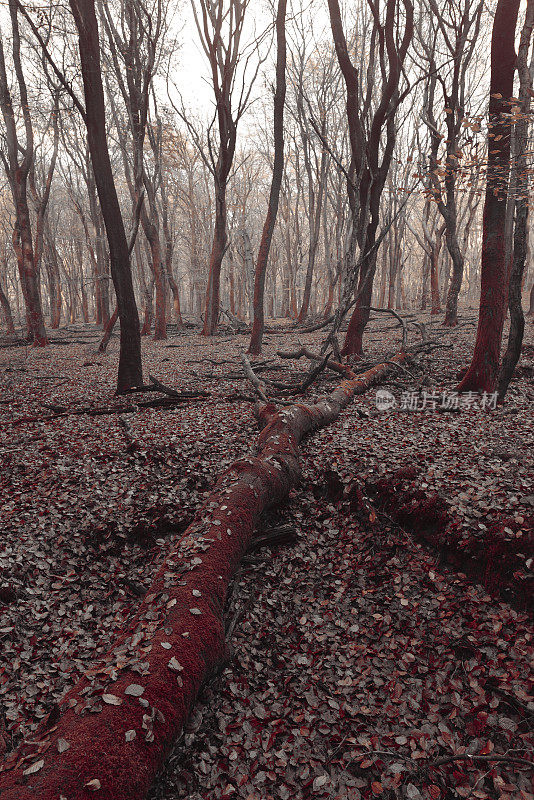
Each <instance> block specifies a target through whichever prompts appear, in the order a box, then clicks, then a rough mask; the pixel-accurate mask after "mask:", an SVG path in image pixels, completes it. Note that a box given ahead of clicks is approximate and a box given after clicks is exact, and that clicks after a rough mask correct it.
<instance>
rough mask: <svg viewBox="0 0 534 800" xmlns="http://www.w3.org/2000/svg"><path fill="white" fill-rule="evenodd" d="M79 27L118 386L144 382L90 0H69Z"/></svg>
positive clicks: (125, 387) (86, 117)
mask: <svg viewBox="0 0 534 800" xmlns="http://www.w3.org/2000/svg"><path fill="white" fill-rule="evenodd" d="M69 3H70V8H71V11H72V15H73V17H74V21H75V23H76V28H77V30H78V39H79V52H80V60H81V69H82V77H83V85H84V95H85V109H83V108H81V109H80V110H81V111H82V113H83V118H84V121H85V124H86V127H87V143H88V148H89V153H90V155H91V162H92V165H93V173H94V177H95V183H96V188H97V192H98V197H99V200H100V207H101V209H102V215H103V217H104V223H105V226H106V234H107V239H108V244H109V252H110V261H111V277H112V279H113V285H114V287H115V294H116V297H117V308H118V316H119V319H120V326H121V330H120V338H121V347H120V356H119V372H118V377H117V392H119V393H121V392H125V391H127V390H128V389H131V388H132V387H134V386H140V385H141V384H142V382H143V373H142V365H141V337H140V331H139V315H138V313H137V305H136V303H135V295H134V290H133V283H132V273H131V269H130V251H129V246H128V241H127V239H126V232H125V228H124V221H123V218H122V213H121V209H120V205H119V199H118V196H117V189H116V186H115V181H114V179H113V170H112V167H111V160H110V157H109V149H108V142H107V136H106V109H105V101H104V86H103V83H102V71H101V64H100V41H99V32H98V21H97V18H96V13H95V4H94V0H69Z"/></svg>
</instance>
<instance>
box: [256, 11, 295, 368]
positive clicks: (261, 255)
mask: <svg viewBox="0 0 534 800" xmlns="http://www.w3.org/2000/svg"><path fill="white" fill-rule="evenodd" d="M286 7H287V0H278V11H277V15H276V43H277V58H276V90H275V95H274V122H273V130H274V164H273V177H272V180H271V191H270V194H269V206H268V209H267V216H266V217H265V223H264V225H263V232H262V236H261V242H260V248H259V251H258V260H257V262H256V273H255V276H254V302H253V323H252V335H251V337H250V344H249V347H248V352H249V353H252V354H253V355H259V354H260V353H261V342H262V337H263V329H264V326H265V320H264V308H263V297H264V293H265V276H266V274H267V263H268V260H269V251H270V249H271V241H272V238H273V232H274V226H275V224H276V217H277V214H278V203H279V200H280V187H281V186H282V176H283V173H284V105H285V98H286Z"/></svg>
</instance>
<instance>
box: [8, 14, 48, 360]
mask: <svg viewBox="0 0 534 800" xmlns="http://www.w3.org/2000/svg"><path fill="white" fill-rule="evenodd" d="M18 5H19V4H18V2H17V0H9V16H10V20H11V34H12V56H13V66H14V71H15V76H16V85H17V88H18V94H19V103H20V108H21V110H22V118H23V127H24V138H23V141H21V139H20V136H19V130H18V125H17V116H18V115H17V114H16V113H15V110H14V107H13V98H12V95H11V90H10V80H9V78H8V75H7V71H6V60H5V53H4V34H3V33H2V31H0V108H1V109H2V116H3V119H4V126H5V141H6V152H4V151H3V150H0V157H1V159H2V162H3V164H4V169H5V172H6V176H7V179H8V181H9V186H10V188H11V194H12V196H13V204H14V207H15V227H14V230H13V247H14V249H15V253H16V255H17V263H18V269H19V276H20V283H21V287H22V294H23V297H24V302H25V305H26V321H27V328H28V336H29V338H30V339H31V341H32V343H33V345H34V346H37V347H42V346H44V345H47V344H48V340H47V336H46V330H45V324H44V317H43V312H42V308H41V298H40V294H39V272H38V258H37V256H36V252H35V243H34V238H33V233H32V224H31V218H30V209H29V205H28V183H29V177H30V173H31V170H32V166H33V159H34V133H33V124H32V118H31V112H30V106H29V99H28V89H27V86H26V79H25V76H24V71H23V69H22V60H21V37H20V30H19V19H18ZM56 152H57V151H56ZM54 160H55V159H54ZM52 172H53V167H52ZM48 192H49V189H48ZM47 200H48V195H47V196H46V201H47ZM43 213H44V212H43Z"/></svg>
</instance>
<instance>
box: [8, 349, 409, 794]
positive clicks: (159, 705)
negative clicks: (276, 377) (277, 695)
mask: <svg viewBox="0 0 534 800" xmlns="http://www.w3.org/2000/svg"><path fill="white" fill-rule="evenodd" d="M403 359H404V355H403V354H401V355H399V356H396V357H395V359H393V360H394V361H396V362H397V363H400V362H401V361H402V360H403ZM391 368H392V367H391V363H389V364H382V365H379V366H376V367H374V368H373V369H371V370H369V371H368V372H366V373H364V374H362V375H359V376H356V377H353V378H351V379H350V380H346V381H344V382H343V383H342V384H341V385H340V386H339V387H338V388H337V389H336V390H335V391H334V392H333V393H332V394H331V395H329V396H328V397H327V398H325V399H324V400H321V401H319V402H317V403H316V404H315V405H311V406H306V405H301V404H298V405H294V406H291V407H290V408H287V409H284V410H281V411H279V410H278V409H277V408H276V407H275V406H274V405H272V404H268V405H265V406H263V407H262V408H261V409H260V411H259V413H258V419H259V423H260V426H261V428H262V431H261V434H260V436H259V439H258V444H257V455H256V456H254V457H250V458H244V459H241V460H240V461H237V462H235V463H234V464H233V465H232V466H231V467H230V468H229V469H228V470H227V471H226V472H225V473H223V475H222V476H221V477H220V479H219V481H218V483H217V485H216V487H215V489H214V491H213V492H212V493H211V495H210V496H209V498H208V500H207V502H206V503H205V505H204V506H203V508H202V510H201V511H200V513H199V515H198V516H197V518H196V520H195V521H194V522H193V523H192V525H190V526H189V528H188V529H187V530H186V531H185V533H184V535H183V536H182V537H181V538H180V539H179V541H178V542H177V543H176V545H175V546H174V547H173V549H172V550H171V552H170V554H169V555H168V557H167V558H166V560H165V562H164V563H163V565H162V567H161V569H160V570H159V572H158V573H157V575H156V577H155V579H154V582H153V585H152V586H151V589H150V591H149V593H148V594H147V595H146V597H145V598H144V599H143V601H142V602H141V603H140V607H139V611H138V613H137V615H136V616H135V618H134V619H133V621H132V623H131V625H130V627H129V629H128V632H127V633H125V634H124V635H123V636H122V637H121V638H120V639H119V640H118V641H116V643H115V644H114V646H113V647H112V648H111V650H110V651H109V652H108V653H107V655H106V656H105V657H104V658H103V659H102V661H100V662H98V663H97V664H95V666H94V667H93V668H92V669H91V670H89V671H88V672H87V673H86V675H85V676H84V677H83V678H82V679H81V680H80V681H79V683H78V684H77V685H76V686H75V687H74V688H73V689H72V690H71V691H70V692H69V693H68V694H67V695H66V697H65V698H64V699H63V701H62V702H61V704H60V706H59V707H58V708H57V709H56V711H55V712H53V713H52V714H51V715H50V717H49V718H48V720H47V721H46V722H45V723H44V724H43V725H42V726H41V727H40V729H39V730H38V731H37V732H36V734H35V735H34V737H33V739H32V741H31V742H25V743H23V745H22V746H21V747H20V748H19V749H18V750H16V751H15V752H14V753H12V754H11V755H10V756H9V757H8V758H7V760H6V761H4V763H3V765H2V766H1V767H0V796H1V797H2V800H60V798H62V797H63V798H66V799H67V800H89V798H94V797H97V798H99V800H140V799H141V798H144V797H145V796H146V793H147V791H148V789H149V787H150V785H151V783H152V781H153V779H154V777H155V775H156V774H157V772H158V769H159V768H160V766H161V763H162V761H163V759H164V757H165V755H166V754H167V752H168V751H169V749H170V747H171V746H172V744H173V742H174V740H175V739H176V737H177V736H178V734H179V733H180V731H181V729H182V727H183V725H184V723H185V721H186V720H187V717H188V714H189V712H190V710H191V708H192V706H193V703H194V701H195V699H196V697H197V695H198V693H199V690H200V688H201V686H202V684H203V682H204V681H206V680H207V679H208V678H209V677H210V675H212V674H213V672H214V671H215V669H216V668H217V666H218V664H219V663H220V661H221V660H222V659H223V657H224V651H225V640H224V623H223V609H224V603H225V598H226V592H227V589H228V584H229V582H230V579H231V578H232V576H233V574H234V573H235V571H236V568H237V566H238V564H239V561H240V560H241V558H242V556H243V555H244V553H245V552H246V550H247V548H248V546H249V544H250V541H251V538H252V535H253V532H254V527H255V525H256V523H257V521H258V518H259V515H260V514H261V513H262V511H263V510H264V509H266V508H267V507H269V506H272V505H274V504H276V503H279V502H280V501H281V500H282V499H283V498H284V497H286V495H287V494H288V492H289V490H290V489H291V487H292V486H294V485H295V484H296V483H297V482H298V481H299V479H300V474H301V470H300V465H299V443H300V441H301V439H302V438H303V437H304V436H305V435H307V434H309V433H311V432H313V431H315V430H317V429H319V428H321V427H324V426H326V425H328V424H330V423H331V422H333V421H334V420H335V419H336V418H337V417H338V416H339V414H340V412H341V411H342V409H343V408H345V406H347V405H348V404H349V403H350V401H351V400H352V398H353V397H354V396H355V395H356V394H361V393H363V392H364V391H366V390H367V389H368V388H370V387H371V386H373V385H374V384H376V383H377V382H379V381H380V380H381V379H382V378H384V377H385V376H386V374H387V373H388V372H389V371H390V370H391Z"/></svg>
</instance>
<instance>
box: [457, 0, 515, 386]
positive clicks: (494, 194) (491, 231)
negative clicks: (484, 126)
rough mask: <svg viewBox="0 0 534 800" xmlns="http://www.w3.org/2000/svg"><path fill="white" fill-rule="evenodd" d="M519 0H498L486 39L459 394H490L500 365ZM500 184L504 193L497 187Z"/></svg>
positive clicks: (506, 270) (504, 307)
mask: <svg viewBox="0 0 534 800" xmlns="http://www.w3.org/2000/svg"><path fill="white" fill-rule="evenodd" d="M519 5H520V0H498V3H497V9H496V11H495V18H494V22H493V34H492V42H491V81H490V106H489V123H490V127H489V130H490V137H491V138H489V140H488V151H489V153H488V166H487V173H488V177H487V185H486V197H485V202H484V216H483V234H482V264H481V291H480V311H479V317H478V329H477V338H476V343H475V350H474V353H473V358H472V361H471V365H470V367H469V369H468V371H467V373H466V375H465V377H464V378H463V380H462V381H461V382H460V384H459V386H458V391H459V392H467V391H479V392H481V391H486V392H492V391H493V390H494V387H495V382H496V379H497V374H498V369H499V354H500V348H501V339H502V330H503V324H504V317H505V313H506V305H505V304H506V294H507V291H506V290H507V287H506V278H507V274H508V269H507V264H506V247H505V245H506V242H505V225H506V199H507V193H508V192H507V186H508V176H509V172H510V123H509V121H508V119H507V115H509V113H510V97H511V96H512V94H513V90H514V72H515V65H516V53H515V49H514V39H515V27H516V23H517V16H518V12H519ZM503 183H504V185H505V189H504V191H503V189H502V185H503Z"/></svg>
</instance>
